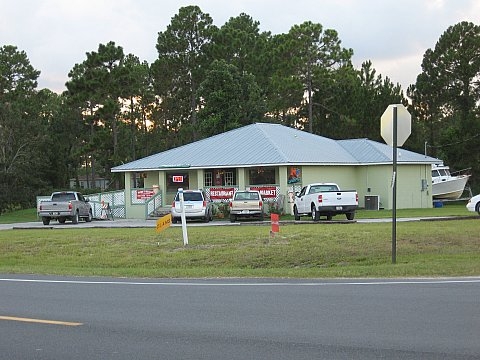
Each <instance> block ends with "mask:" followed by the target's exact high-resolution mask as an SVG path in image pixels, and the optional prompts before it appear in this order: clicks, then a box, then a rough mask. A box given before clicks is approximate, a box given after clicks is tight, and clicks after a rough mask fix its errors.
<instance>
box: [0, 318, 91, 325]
mask: <svg viewBox="0 0 480 360" xmlns="http://www.w3.org/2000/svg"><path fill="white" fill-rule="evenodd" d="M0 320H9V321H21V322H29V323H39V324H49V325H64V326H79V325H83V324H82V323H79V322H69V321H56V320H43V319H30V318H21V317H15V316H0Z"/></svg>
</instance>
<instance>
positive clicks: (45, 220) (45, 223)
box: [42, 217, 50, 225]
mask: <svg viewBox="0 0 480 360" xmlns="http://www.w3.org/2000/svg"><path fill="white" fill-rule="evenodd" d="M42 223H43V225H48V224H50V218H49V217H42Z"/></svg>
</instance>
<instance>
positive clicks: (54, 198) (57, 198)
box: [52, 193, 75, 202]
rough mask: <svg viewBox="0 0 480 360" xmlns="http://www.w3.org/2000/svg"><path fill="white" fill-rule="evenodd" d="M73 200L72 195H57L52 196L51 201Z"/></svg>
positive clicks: (73, 196)
mask: <svg viewBox="0 0 480 360" xmlns="http://www.w3.org/2000/svg"><path fill="white" fill-rule="evenodd" d="M71 200H75V194H73V193H58V194H53V195H52V201H60V202H62V201H71Z"/></svg>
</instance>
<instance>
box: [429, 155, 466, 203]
mask: <svg viewBox="0 0 480 360" xmlns="http://www.w3.org/2000/svg"><path fill="white" fill-rule="evenodd" d="M468 170H469V169H466V170H461V171H457V172H455V173H450V168H449V167H448V166H446V165H444V164H432V197H433V199H445V200H456V199H458V198H460V196H462V193H463V191H464V190H465V185H466V184H467V181H468V179H469V178H470V174H467V173H466V171H468Z"/></svg>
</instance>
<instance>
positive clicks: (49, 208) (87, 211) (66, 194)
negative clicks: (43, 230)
mask: <svg viewBox="0 0 480 360" xmlns="http://www.w3.org/2000/svg"><path fill="white" fill-rule="evenodd" d="M37 214H38V217H39V218H41V219H42V222H43V225H48V224H50V220H58V222H59V223H61V224H63V223H64V222H65V221H66V220H67V219H68V220H71V221H72V222H73V223H74V224H77V223H78V221H79V219H85V221H87V222H90V221H92V218H93V216H92V207H91V205H90V204H89V202H88V199H86V198H84V197H83V195H82V194H80V193H79V192H76V191H58V192H54V193H52V195H51V196H50V200H43V201H41V202H40V203H39V204H38V207H37Z"/></svg>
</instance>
